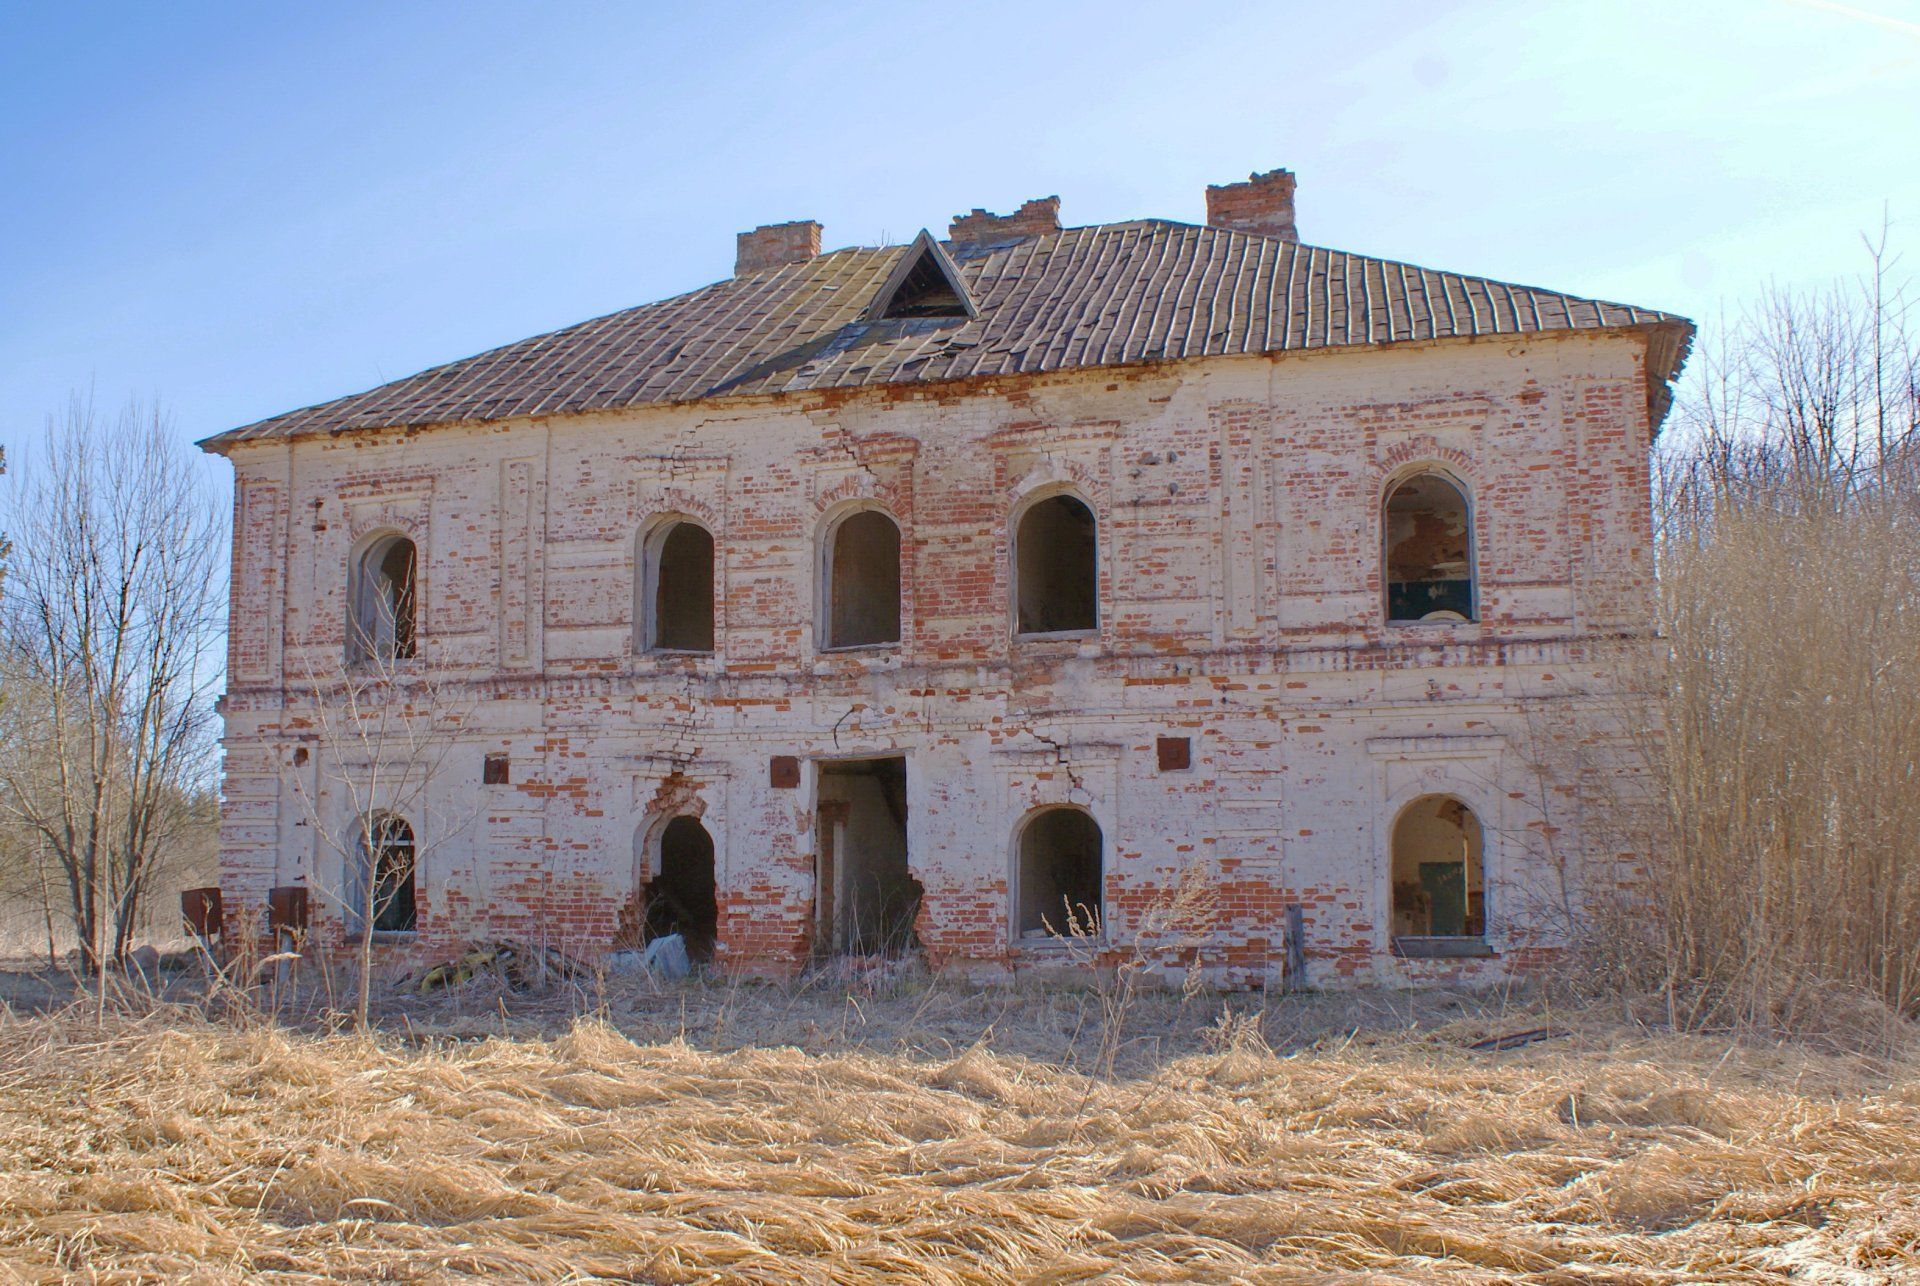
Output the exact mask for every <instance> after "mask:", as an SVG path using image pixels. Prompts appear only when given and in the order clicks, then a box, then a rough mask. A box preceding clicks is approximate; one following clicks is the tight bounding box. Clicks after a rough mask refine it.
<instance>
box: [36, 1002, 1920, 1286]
mask: <svg viewBox="0 0 1920 1286" xmlns="http://www.w3.org/2000/svg"><path fill="white" fill-rule="evenodd" d="M583 999H585V1000H587V1002H588V1003H587V1007H588V1008H590V1009H594V1010H595V1011H596V1016H593V1017H583V1018H572V1017H569V1016H568V1012H567V1011H568V1010H569V1009H576V1010H577V1009H578V1008H580V1007H581V1001H582V1000H583ZM1098 1012H1099V1010H1098V1006H1097V1004H1095V1003H1092V1002H1090V1000H1089V999H1088V997H1087V996H1086V995H1085V994H1084V993H1070V992H1050V991H1031V992H1022V991H1010V990H998V991H995V990H986V991H967V990H961V989H958V988H946V987H938V986H936V987H928V986H926V985H924V984H917V983H916V984H911V985H905V986H900V987H896V988H895V989H894V990H893V992H892V993H891V994H882V995H866V996H862V995H858V994H851V995H850V994H845V993H844V992H842V993H841V994H837V995H835V994H829V993H826V992H821V991H814V992H810V993H803V994H796V993H794V992H792V991H787V990H783V989H775V988H721V987H703V986H700V985H698V984H694V985H690V986H688V987H686V988H682V989H676V990H673V991H666V992H660V993H654V994H635V995H627V996H600V997H596V998H583V997H581V996H579V995H575V996H573V997H570V998H568V997H561V998H549V999H548V1000H546V1001H538V1000H536V1001H534V1002H531V1004H529V1002H526V1001H525V1000H521V1001H520V1008H518V1009H515V1008H513V1007H512V1005H511V1003H510V1002H507V1001H506V1000H505V998H503V997H501V996H499V995H493V996H486V995H483V994H469V995H467V996H465V997H462V998H457V999H454V1000H450V1001H440V1002H437V1003H436V1004H433V1005H428V1004H426V1003H425V1002H417V1001H416V1002H412V1005H411V1007H406V1006H401V1007H398V1008H395V1009H392V1010H390V1011H389V1012H388V1013H387V1014H386V1015H385V1020H384V1023H383V1026H382V1029H381V1033H380V1034H379V1035H378V1036H377V1037H375V1038H372V1039H368V1040H362V1039H357V1038H354V1037H352V1036H349V1035H329V1034H327V1033H326V1032H325V1031H324V1030H320V1029H315V1028H313V1027H311V1026H305V1027H272V1026H266V1025H263V1024H258V1023H233V1022H227V1023H220V1024H216V1023H212V1022H209V1021H207V1020H205V1019H201V1018H196V1017H192V1016H191V1015H190V1014H188V1013H187V1012H186V1011H184V1010H182V1009H178V1008H162V1009H159V1010H155V1011H151V1012H149V1013H147V1014H145V1015H144V1016H137V1015H131V1014H122V1015H119V1016H111V1015H110V1016H109V1019H108V1022H107V1025H106V1027H105V1028H104V1029H102V1028H97V1027H96V1026H95V1025H94V1024H93V1022H92V1021H91V1019H90V1018H89V1017H88V1016H86V1015H84V1014H82V1013H80V1012H77V1011H74V1010H68V1011H65V1012H62V1013H57V1014H53V1015H39V1016H34V1015H19V1014H12V1013H8V1014H5V1015H0V1048H3V1049H4V1053H0V1279H10V1280H11V1279H17V1280H28V1281H31V1280H47V1279H55V1278H72V1277H79V1278H85V1279H89V1280H102V1281H158V1280H170V1281H171V1280H190V1279H197V1280H208V1281H217V1280H234V1279H241V1278H247V1279H255V1278H280V1279H289V1280H318V1279H323V1278H361V1279H379V1280H450V1279H460V1278H488V1279H496V1280H500V1279H504V1280H534V1281H577V1280H590V1279H605V1278H611V1279H621V1280H645V1281H708V1280H725V1281H764V1282H791V1281H801V1282H855V1281H872V1280H908V1281H930V1282H1001V1281H1009V1280H1026V1281H1084V1280H1091V1279H1101V1280H1143V1281H1172V1280H1181V1281H1229V1280H1234V1281H1323V1280H1341V1279H1345V1280H1354V1281H1362V1280H1364V1281H1409V1282H1412V1281H1421V1282H1430V1281H1516V1280H1527V1281H1558V1282H1573V1281H1607V1282H1667V1281H1703V1280H1713V1281H1727V1280H1755V1281H1758V1280H1803V1281H1814V1282H1872V1281H1897V1280H1913V1279H1916V1278H1920V1074H1917V1073H1920V1065H1916V1064H1915V1063H1914V1062H1912V1061H1910V1060H1909V1059H1907V1058H1906V1057H1904V1056H1903V1057H1893V1058H1889V1057H1886V1056H1885V1055H1880V1056H1873V1055H1865V1054H1859V1053H1846V1052H1836V1051H1831V1050H1829V1051H1827V1052H1820V1051H1816V1050H1814V1049H1812V1048H1809V1047H1806V1046H1804V1045H1803V1046H1778V1045H1771V1044H1766V1043H1762V1042H1746V1043H1741V1042H1734V1041H1731V1040H1729V1039H1725V1038H1713V1037H1701V1036H1678V1035H1672V1034H1661V1033H1657V1032H1650V1031H1648V1030H1645V1029H1642V1028H1637V1027H1632V1026H1627V1025H1622V1024H1621V1023H1620V1022H1618V1021H1617V1020H1614V1019H1610V1018H1603V1017H1600V1016H1597V1015H1594V1014H1584V1015H1583V1014H1564V1013H1560V1014H1549V1013H1544V1012H1542V1011H1540V1010H1537V1009H1533V1010H1525V1011H1519V1010H1514V1009H1511V1008H1508V1009H1506V1010H1505V1011H1503V1009H1502V1007H1501V1006H1499V1005H1498V1004H1496V1003H1494V1002H1493V1001H1490V1000H1487V999H1478V1000H1476V999H1472V998H1464V997H1448V996H1427V997H1416V998H1407V997H1395V996H1371V997H1347V998H1340V997H1288V998H1277V999H1268V1000H1266V1001H1265V1002H1264V1004H1262V1002H1261V1001H1260V1000H1259V999H1258V998H1253V997H1236V998H1228V999H1227V1000H1226V1001H1225V1002H1224V1003H1223V1000H1222V998H1220V997H1197V998H1188V999H1185V1000H1183V999H1181V998H1179V997H1159V996H1150V997H1146V998H1143V999H1142V1000H1141V1002H1140V1004H1139V1006H1138V1008H1137V1010H1135V1011H1134V1012H1133V1013H1131V1014H1130V1015H1129V1024H1130V1025H1129V1028H1128V1031H1129V1032H1130V1033H1131V1034H1132V1037H1131V1039H1129V1040H1127V1041H1125V1042H1124V1043H1120V1042H1109V1041H1107V1040H1106V1039H1105V1038H1104V1037H1103V1036H1102V1034H1101V1032H1100V1031H1099V1029H1098V1027H1099V1024H1098V1018H1097V1014H1098ZM1542 1025H1547V1026H1550V1027H1551V1028H1553V1029H1554V1030H1556V1031H1559V1032H1563V1033H1564V1034H1561V1035H1557V1036H1555V1037H1553V1038H1551V1039H1547V1040H1544V1041H1541V1042H1539V1043H1536V1044H1531V1045H1528V1046H1526V1047H1524V1048H1520V1049H1515V1050H1510V1051H1507V1052H1500V1053H1490V1052H1477V1051H1474V1050H1471V1049H1468V1048H1466V1046H1467V1045H1468V1044H1470V1043H1472V1042H1473V1041H1475V1040H1479V1039H1482V1038H1484V1037H1486V1036H1489V1035H1493V1034H1498V1033H1501V1032H1509V1031H1518V1030H1522V1029H1525V1028H1529V1027H1539V1026H1542ZM1103 1046H1104V1048H1105V1049H1106V1051H1107V1052H1108V1053H1110V1054H1114V1055H1116V1057H1114V1058H1113V1060H1112V1061H1113V1065H1114V1066H1115V1067H1116V1069H1117V1070H1116V1071H1115V1073H1114V1074H1113V1075H1112V1076H1095V1075H1091V1074H1089V1073H1088V1072H1087V1071H1085V1070H1080V1069H1084V1068H1086V1067H1090V1066H1094V1065H1097V1064H1098V1063H1100V1062H1101V1061H1103V1060H1102V1059H1101V1058H1100V1057H1099V1053H1100V1050H1101V1048H1102V1047H1103Z"/></svg>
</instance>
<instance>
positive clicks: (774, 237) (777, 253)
mask: <svg viewBox="0 0 1920 1286" xmlns="http://www.w3.org/2000/svg"><path fill="white" fill-rule="evenodd" d="M819 253H820V225H819V224H818V223H815V222H814V221H813V220H812V219H795V220H794V221H793V222H791V223H763V224H761V225H760V226H759V227H757V228H755V229H754V230H753V231H752V232H743V233H741V234H740V237H739V241H738V245H737V248H736V250H735V252H734V258H733V275H734V276H736V277H744V276H746V275H747V274H748V273H750V272H764V271H766V270H767V269H769V268H778V267H781V266H783V265H785V264H790V263H800V262H801V261H803V260H806V259H812V258H813V257H815V256H816V255H818V254H819Z"/></svg>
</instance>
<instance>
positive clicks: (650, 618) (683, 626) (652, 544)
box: [635, 514, 720, 656]
mask: <svg viewBox="0 0 1920 1286" xmlns="http://www.w3.org/2000/svg"><path fill="white" fill-rule="evenodd" d="M696 534H697V538H698V539H700V540H702V541H703V542H704V549H700V550H692V551H686V550H682V551H679V552H676V551H675V550H674V549H673V548H670V546H672V545H673V543H674V541H675V538H676V537H696ZM703 555H704V559H705V565H704V568H702V567H700V566H698V565H695V566H691V567H683V566H681V565H680V563H681V561H682V560H684V559H685V558H689V557H691V558H692V559H694V560H695V562H696V564H697V563H698V562H699V560H700V559H701V557H702V556H703ZM719 557H720V546H719V542H718V541H716V540H715V539H714V536H713V532H712V531H710V530H709V529H708V528H707V526H706V524H705V523H702V522H700V521H698V520H697V519H694V518H689V517H687V516H686V515H685V514H669V515H667V516H665V517H663V518H661V519H659V520H658V521H656V522H655V523H653V524H652V525H651V526H650V527H649V528H648V529H647V530H646V531H644V532H643V533H642V535H641V537H640V569H641V570H640V576H639V583H638V586H637V588H638V590H639V594H638V595H637V596H636V597H637V599H638V602H637V603H636V604H635V607H636V612H635V616H636V618H637V620H638V622H639V631H638V634H639V639H638V643H639V650H640V651H642V652H648V653H654V654H659V655H664V656H712V655H713V654H714V651H715V646H716V643H717V642H718V638H719V606H720V604H719V594H718V588H719V585H718V582H719V575H718V573H719ZM703 572H704V578H705V582H706V584H705V592H704V593H702V592H701V589H700V580H701V578H702V573H703ZM683 576H684V577H686V578H687V579H685V580H682V579H681V577H683ZM681 592H684V593H688V594H690V595H691V596H692V598H693V599H694V600H695V603H696V605H695V606H694V607H692V608H691V609H690V610H691V617H692V618H691V619H690V620H686V619H682V618H681V616H680V613H679V611H678V610H676V611H673V612H670V611H669V610H668V607H669V605H668V602H667V600H668V599H669V597H677V596H678V594H679V593H681ZM702 644H704V646H701V645H702Z"/></svg>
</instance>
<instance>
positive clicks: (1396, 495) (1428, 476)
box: [1383, 473, 1478, 622]
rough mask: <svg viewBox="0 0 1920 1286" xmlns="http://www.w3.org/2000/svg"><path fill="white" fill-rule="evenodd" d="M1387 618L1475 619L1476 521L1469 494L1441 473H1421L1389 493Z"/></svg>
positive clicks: (1385, 530) (1386, 537)
mask: <svg viewBox="0 0 1920 1286" xmlns="http://www.w3.org/2000/svg"><path fill="white" fill-rule="evenodd" d="M1383 528H1384V532H1385V542H1384V543H1385V546H1386V548H1385V554H1386V583H1387V619H1388V620H1389V621H1398V622H1406V621H1471V620H1473V619H1475V617H1476V615H1477V610H1478V604H1477V603H1476V601H1475V594H1474V583H1473V571H1474V568H1473V523H1472V518H1471V515H1470V513H1469V511H1468V506H1467V497H1466V493H1465V492H1464V491H1463V490H1461V488H1460V486H1459V484H1457V483H1455V482H1454V481H1453V480H1452V479H1451V478H1448V477H1446V476H1445V475H1443V474H1439V473H1416V474H1414V475H1413V476H1412V477H1410V478H1407V479H1405V480H1404V481H1402V482H1400V483H1399V484H1397V485H1396V486H1395V487H1394V488H1393V490H1392V491H1391V492H1389V493H1388V495H1387V503H1386V514H1385V522H1384V523H1383Z"/></svg>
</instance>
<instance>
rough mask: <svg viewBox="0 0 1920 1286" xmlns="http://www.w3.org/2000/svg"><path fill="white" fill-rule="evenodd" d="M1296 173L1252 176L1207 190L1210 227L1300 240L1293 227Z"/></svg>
mask: <svg viewBox="0 0 1920 1286" xmlns="http://www.w3.org/2000/svg"><path fill="white" fill-rule="evenodd" d="M1293 183H1294V179H1293V171H1292V170H1268V171H1267V172H1266V173H1265V174H1250V175H1248V176H1247V181H1246V182H1245V183H1228V184H1225V185H1224V186H1210V187H1208V188H1207V226H1208V227H1211V228H1231V229H1232V230H1233V231H1235V232H1253V233H1257V234H1259V235H1260V236H1263V237H1278V238H1280V239H1281V240H1282V241H1298V240H1299V239H1300V232H1299V229H1297V228H1296V227H1294V224H1293Z"/></svg>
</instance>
